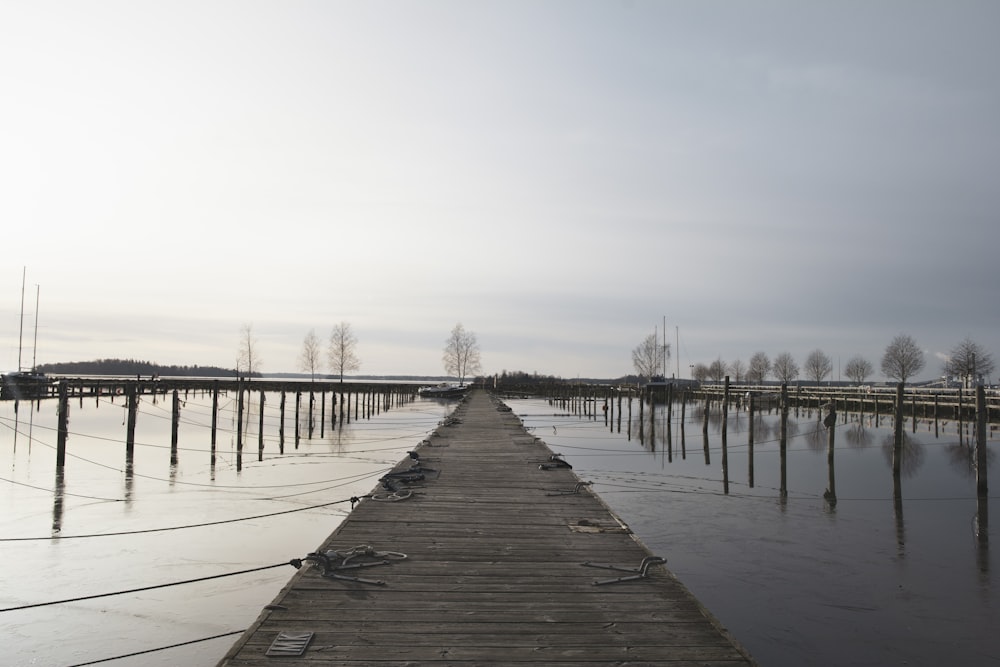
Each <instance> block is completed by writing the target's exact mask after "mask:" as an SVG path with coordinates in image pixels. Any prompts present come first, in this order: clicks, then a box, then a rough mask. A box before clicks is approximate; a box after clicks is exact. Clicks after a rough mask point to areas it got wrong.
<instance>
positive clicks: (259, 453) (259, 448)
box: [257, 389, 264, 461]
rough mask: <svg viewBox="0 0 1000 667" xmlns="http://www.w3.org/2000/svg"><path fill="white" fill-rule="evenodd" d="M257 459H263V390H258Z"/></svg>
mask: <svg viewBox="0 0 1000 667" xmlns="http://www.w3.org/2000/svg"><path fill="white" fill-rule="evenodd" d="M257 460H258V461H263V460H264V390H263V389H261V390H260V410H259V414H258V417H257Z"/></svg>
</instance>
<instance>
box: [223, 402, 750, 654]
mask: <svg viewBox="0 0 1000 667" xmlns="http://www.w3.org/2000/svg"><path fill="white" fill-rule="evenodd" d="M415 453H416V454H417V455H418V457H419V460H416V459H412V458H411V459H407V460H406V461H404V462H403V463H401V464H400V465H399V466H397V468H396V470H397V471H398V472H403V471H405V470H407V469H409V468H411V467H412V466H414V465H416V466H418V467H419V468H420V469H421V470H422V472H420V473H418V474H423V475H424V477H425V479H423V480H420V481H417V482H415V483H412V484H410V485H408V486H407V485H405V484H403V483H402V481H400V482H399V483H398V484H396V486H397V487H398V488H399V491H398V492H397V494H396V495H397V496H401V497H404V496H406V495H407V494H410V493H411V492H412V495H410V497H409V498H407V499H405V500H398V501H387V500H386V499H385V498H383V499H382V500H378V499H366V500H362V501H361V502H360V504H358V506H357V507H356V508H355V509H354V510H353V511H352V512H351V514H350V515H349V516H348V517H347V518H345V519H344V521H343V523H342V524H341V526H340V527H339V528H338V529H337V531H336V532H335V533H334V534H333V535H331V536H330V537H329V538H328V539H327V540H326V542H324V543H323V545H322V546H321V547H320V548H319V549H318V550H317V552H318V553H320V554H324V555H325V556H328V558H329V562H323V559H322V558H318V557H317V558H315V559H313V560H310V561H309V562H308V563H305V564H304V565H303V567H302V569H300V570H299V571H298V572H296V574H295V575H294V576H293V577H292V579H291V581H290V582H289V583H288V585H287V586H286V587H285V588H284V589H283V590H282V591H281V593H279V595H278V597H277V598H276V599H275V600H274V602H273V603H272V604H271V605H268V607H267V608H266V609H265V610H264V611H263V612H262V613H261V615H260V617H259V618H258V619H257V621H256V622H255V623H254V624H253V626H252V627H251V628H249V629H248V630H247V631H246V632H245V633H244V634H243V636H242V637H241V638H240V640H239V641H237V642H236V644H235V645H234V646H233V647H232V648H231V649H230V651H229V652H228V653H227V654H226V656H225V657H224V658H223V659H222V661H221V662H220V663H219V667H263V666H265V665H267V666H270V667H273V666H274V665H282V666H284V667H305V666H309V667H319V666H321V665H349V666H352V667H359V666H373V667H374V666H386V665H394V666H402V665H407V666H415V665H435V666H444V665H449V666H450V665H520V664H525V665H566V666H569V665H586V666H588V667H589V666H597V665H619V666H620V665H630V666H639V665H670V666H671V667H681V666H688V665H690V666H693V665H699V666H701V667H707V666H709V667H710V666H714V667H723V666H726V667H733V666H737V665H755V664H756V663H755V662H754V661H753V659H752V658H751V657H750V656H749V655H748V654H747V653H746V651H745V650H743V649H742V648H741V647H740V646H739V644H738V643H737V642H736V641H735V640H734V639H733V638H732V637H730V636H729V635H728V634H727V633H726V632H725V630H723V629H722V628H721V627H720V626H719V624H718V623H717V622H716V621H715V620H714V619H713V618H712V617H711V615H710V614H709V613H708V612H707V611H706V610H705V609H704V608H703V607H702V606H701V605H700V604H699V602H698V601H697V600H696V599H695V598H694V596H693V595H691V593H690V592H689V591H688V590H687V589H686V588H685V587H684V586H683V585H682V584H681V583H680V582H679V581H678V580H677V579H676V578H675V577H674V576H673V575H672V574H670V572H669V571H667V570H666V569H665V566H664V565H662V564H659V563H658V562H657V559H656V558H652V559H650V557H669V554H651V553H650V552H649V551H648V550H647V549H646V548H645V547H644V546H643V545H642V544H641V543H640V542H639V541H638V540H637V539H636V538H635V536H633V535H632V534H631V533H630V531H629V530H628V528H627V526H625V525H624V524H622V522H621V521H620V520H619V519H617V518H616V517H615V515H614V514H613V513H612V512H611V511H610V510H609V509H608V508H607V506H606V505H604V503H603V502H601V500H600V499H599V498H597V497H596V496H595V495H593V494H592V493H591V492H590V491H589V489H588V487H587V486H585V485H580V484H579V482H580V480H579V478H578V477H577V476H576V475H575V474H574V473H573V471H572V470H570V469H568V468H566V467H562V466H559V465H558V463H557V462H553V461H552V460H551V456H552V454H553V452H551V451H550V450H549V449H548V447H547V446H546V445H545V444H544V443H543V442H542V441H541V440H539V439H537V438H535V437H534V436H533V435H531V434H529V433H528V432H527V431H525V429H524V428H523V427H522V425H521V423H520V420H519V419H518V417H517V416H516V415H514V414H511V412H510V411H509V410H507V409H505V408H504V407H503V406H502V405H501V404H498V403H495V402H494V400H493V399H492V398H491V397H490V396H489V395H488V394H486V393H485V392H482V391H478V390H477V391H474V392H473V393H472V394H470V395H469V396H468V397H467V398H466V399H465V400H464V401H463V403H462V404H461V405H460V406H459V407H458V408H457V409H456V410H455V412H454V414H453V415H452V418H450V419H449V420H447V421H446V423H445V424H443V425H442V426H440V427H439V428H438V429H437V430H436V431H435V433H434V434H433V435H432V436H431V437H429V438H428V439H427V440H425V441H424V442H423V443H421V444H420V446H419V447H418V448H417V449H416V450H415ZM404 487H406V488H404ZM380 490H381V489H380ZM384 495H385V494H383V496H384ZM362 545H364V546H366V547H370V549H369V550H367V555H366V554H365V553H362V552H365V551H366V550H365V549H361V550H356V551H351V550H353V549H355V548H356V547H360V546H362ZM677 548H683V545H678V547H677ZM327 552H331V553H327ZM372 552H375V553H374V554H373V553H372ZM352 553H356V554H357V555H351V554H352ZM404 554H405V558H403V555H404ZM647 559H648V560H647ZM644 562H645V564H646V566H647V567H646V568H645V576H641V571H642V569H643V568H641V567H640V565H641V564H643V563H644ZM376 563H385V564H379V565H376ZM584 563H590V564H591V565H584ZM594 564H599V565H613V566H617V567H621V568H624V569H625V570H627V571H622V570H613V569H604V568H598V567H593V565H594ZM350 565H365V566H366V567H358V568H356V569H355V568H350V567H343V568H342V569H340V568H339V566H350ZM367 565H371V566H370V567H367ZM619 578H625V579H626V580H625V581H614V582H612V581H609V580H617V579H619ZM357 579H360V581H359V580H357ZM595 582H600V583H595ZM303 645H305V649H304V651H303V652H302V653H301V655H296V654H297V653H298V652H299V650H300V649H301V647H302V646H303ZM269 652H270V653H271V656H269V655H268V653H269Z"/></svg>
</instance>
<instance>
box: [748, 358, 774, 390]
mask: <svg viewBox="0 0 1000 667" xmlns="http://www.w3.org/2000/svg"><path fill="white" fill-rule="evenodd" d="M770 374H771V360H770V359H768V357H767V355H766V354H764V353H763V352H754V354H753V356H752V357H750V366H749V368H748V369H747V380H748V381H749V382H755V383H757V384H760V383H761V382H763V381H764V380H766V379H767V376H768V375H770Z"/></svg>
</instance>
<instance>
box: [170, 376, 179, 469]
mask: <svg viewBox="0 0 1000 667" xmlns="http://www.w3.org/2000/svg"><path fill="white" fill-rule="evenodd" d="M180 423H181V399H180V395H179V394H178V393H177V390H176V389H174V394H173V402H172V404H171V409H170V465H172V466H175V465H177V427H178V426H179V425H180Z"/></svg>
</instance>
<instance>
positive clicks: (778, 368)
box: [773, 352, 799, 383]
mask: <svg viewBox="0 0 1000 667" xmlns="http://www.w3.org/2000/svg"><path fill="white" fill-rule="evenodd" d="M773 370H774V377H775V378H776V379H777V380H778V381H780V382H785V383H788V382H791V381H792V380H794V379H795V378H797V377H798V376H799V365H798V364H797V363H795V358H794V357H792V355H791V354H790V353H788V352H782V353H781V354H779V355H778V356H776V357H775V358H774V366H773Z"/></svg>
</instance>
